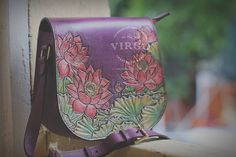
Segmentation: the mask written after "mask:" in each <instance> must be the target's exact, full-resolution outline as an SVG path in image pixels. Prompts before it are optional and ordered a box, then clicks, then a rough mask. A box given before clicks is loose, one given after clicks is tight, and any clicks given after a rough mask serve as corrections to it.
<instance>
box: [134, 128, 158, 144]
mask: <svg viewBox="0 0 236 157" xmlns="http://www.w3.org/2000/svg"><path fill="white" fill-rule="evenodd" d="M137 125H138V129H139V131H140V132H141V133H142V134H143V135H144V136H143V137H138V138H137V139H136V141H135V142H134V144H139V143H142V142H147V141H152V140H158V139H159V138H160V137H159V136H152V137H150V136H149V135H148V133H147V132H146V131H145V129H144V128H143V127H141V126H140V125H139V124H137Z"/></svg>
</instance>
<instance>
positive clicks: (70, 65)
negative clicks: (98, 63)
mask: <svg viewBox="0 0 236 157" xmlns="http://www.w3.org/2000/svg"><path fill="white" fill-rule="evenodd" d="M55 44H56V46H55V47H56V53H57V57H56V58H57V59H56V62H57V66H58V72H59V76H60V77H65V76H72V75H73V74H74V69H78V68H80V67H84V63H85V62H86V61H87V60H88V49H87V47H84V46H83V45H82V41H81V38H80V36H73V35H72V34H71V33H67V34H66V35H65V36H64V37H63V38H62V37H60V36H57V37H56V40H55Z"/></svg>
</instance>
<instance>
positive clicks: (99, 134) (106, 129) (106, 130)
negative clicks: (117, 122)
mask: <svg viewBox="0 0 236 157" xmlns="http://www.w3.org/2000/svg"><path fill="white" fill-rule="evenodd" d="M113 130H114V124H113V123H111V122H108V123H107V124H104V125H102V126H101V127H100V128H99V130H97V131H95V132H94V134H93V136H94V137H95V138H105V137H107V136H108V135H109V134H111V133H112V132H113Z"/></svg>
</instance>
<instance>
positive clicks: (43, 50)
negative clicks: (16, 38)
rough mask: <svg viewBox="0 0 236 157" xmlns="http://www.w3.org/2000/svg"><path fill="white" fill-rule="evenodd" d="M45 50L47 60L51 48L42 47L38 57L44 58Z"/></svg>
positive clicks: (48, 46)
mask: <svg viewBox="0 0 236 157" xmlns="http://www.w3.org/2000/svg"><path fill="white" fill-rule="evenodd" d="M45 49H46V50H47V51H46V52H47V54H46V59H47V60H48V59H49V57H50V53H51V46H50V45H47V46H46V45H43V46H42V48H41V52H40V57H44V56H45Z"/></svg>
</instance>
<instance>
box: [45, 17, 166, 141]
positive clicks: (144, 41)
mask: <svg viewBox="0 0 236 157" xmlns="http://www.w3.org/2000/svg"><path fill="white" fill-rule="evenodd" d="M49 22H50V24H51V27H52V29H53V33H54V39H55V53H56V80H57V100H58V108H59V112H60V115H61V118H62V120H63V121H64V123H65V124H66V126H67V127H68V129H69V130H70V131H71V132H72V133H73V134H75V135H76V136H78V137H81V138H83V139H86V140H97V139H104V138H106V137H107V136H108V135H109V134H111V133H112V132H115V131H119V130H122V129H128V128H132V127H143V128H152V127H154V126H155V125H156V124H157V122H158V121H159V120H160V118H161V117H162V114H163V112H164V109H165V106H166V96H165V88H164V77H163V69H162V66H161V63H160V54H159V43H158V41H157V37H156V31H155V29H154V26H153V24H152V21H151V20H150V19H149V18H80V19H49Z"/></svg>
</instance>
